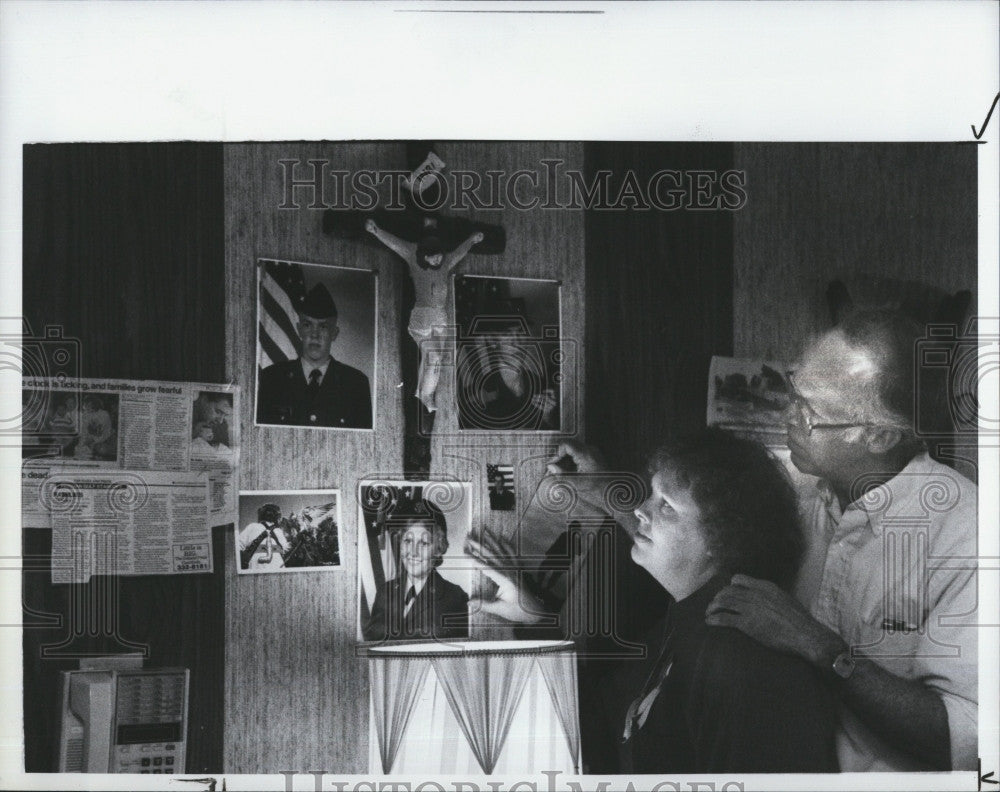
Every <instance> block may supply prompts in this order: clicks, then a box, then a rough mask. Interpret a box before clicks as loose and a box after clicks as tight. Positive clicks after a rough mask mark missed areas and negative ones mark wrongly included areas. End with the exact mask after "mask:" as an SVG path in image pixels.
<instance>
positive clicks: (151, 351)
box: [23, 143, 226, 773]
mask: <svg viewBox="0 0 1000 792" xmlns="http://www.w3.org/2000/svg"><path fill="white" fill-rule="evenodd" d="M23 240H24V255H23V283H24V290H23V305H24V308H23V310H24V316H25V318H26V319H28V321H29V322H30V324H31V327H32V330H33V331H34V332H35V333H36V334H41V333H42V332H43V331H44V328H45V326H46V325H58V326H60V327H61V328H62V330H63V333H64V335H65V336H66V337H69V338H75V339H79V342H80V350H81V361H80V373H81V374H82V375H83V376H85V377H100V378H104V377H107V378H128V379H163V380H181V381H185V380H186V381H198V382H222V381H223V379H224V339H225V337H226V331H225V326H224V324H223V322H224V317H223V314H222V311H221V307H222V305H223V269H222V257H223V253H222V246H223V236H222V146H221V145H218V144H190V143H183V144H180V143H178V144H155V145H153V144H149V145H147V144H104V145H34V146H26V147H25V148H24V222H23ZM222 540H223V537H222V532H218V535H217V536H216V537H215V541H214V552H215V560H216V572H215V573H213V574H210V575H185V576H149V577H138V578H121V579H119V580H118V581H115V580H114V579H108V578H100V579H98V578H94V579H92V580H91V582H90V583H89V584H86V585H74V586H69V585H58V586H54V585H52V584H51V582H50V581H51V568H50V562H49V557H50V555H51V550H52V541H51V532H50V531H47V530H26V531H24V544H23V551H24V554H25V559H26V560H25V565H24V569H25V571H24V573H23V586H24V607H25V619H24V620H25V625H26V626H25V630H24V643H23V646H24V714H25V724H24V725H25V767H26V769H27V770H28V771H29V772H51V771H53V770H54V769H55V749H56V739H57V737H56V714H57V704H58V702H57V697H58V685H57V671H59V670H64V669H69V668H73V667H75V665H76V661H75V659H74V656H73V655H74V653H82V652H87V653H98V654H99V653H108V652H118V651H126V650H128V647H127V646H124V645H123V642H129V643H133V644H137V645H139V646H140V647H145V649H146V651H147V652H148V658H147V661H146V662H147V664H148V665H152V666H185V667H187V668H190V669H191V696H190V732H189V734H190V735H191V737H190V742H189V744H188V765H187V769H188V771H189V772H192V773H209V772H219V771H220V770H221V769H222V688H223V685H222V680H223V677H224V674H225V667H224V659H223V655H222V632H223V621H222V619H223V608H222V603H223V581H224V578H223V573H222V561H223V555H222V548H223V547H224V546H225V545H224V544H223V541H222ZM109 595H110V596H113V597H114V598H115V599H114V600H113V601H112V603H111V607H110V609H109V610H108V611H105V610H99V608H98V606H99V605H101V604H103V603H105V602H107V597H108V596H109ZM74 608H78V609H87V608H93V609H94V611H93V612H94V616H93V618H94V619H95V620H96V621H95V622H94V623H92V624H91V627H96V628H97V631H98V632H101V633H106V634H103V635H90V636H88V635H78V636H76V639H75V640H74V642H73V643H72V644H71V645H70V646H67V647H63V648H62V649H61V650H60V652H61V653H62V657H61V658H52V659H50V658H46V659H43V658H42V654H41V652H42V648H43V647H46V646H48V647H53V646H55V645H57V644H59V643H60V642H62V641H63V640H65V639H67V638H69V637H70V636H73V635H74V633H75V632H76V631H78V630H79V631H81V632H85V630H84V625H82V624H79V623H75V622H74V618H77V619H78V613H79V611H76V612H75V611H74ZM112 614H113V619H114V623H112ZM52 618H55V619H56V621H55V622H53V621H52V620H51V619H52Z"/></svg>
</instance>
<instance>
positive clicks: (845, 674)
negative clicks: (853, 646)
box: [830, 649, 857, 679]
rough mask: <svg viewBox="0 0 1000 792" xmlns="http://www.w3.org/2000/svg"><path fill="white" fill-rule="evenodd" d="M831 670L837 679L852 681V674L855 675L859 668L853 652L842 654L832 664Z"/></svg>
mask: <svg viewBox="0 0 1000 792" xmlns="http://www.w3.org/2000/svg"><path fill="white" fill-rule="evenodd" d="M830 668H831V669H832V671H833V673H834V674H835V675H836V677H837V679H850V677H851V674H853V673H854V669H855V668H857V663H855V662H854V658H853V657H851V650H850V649H848V650H846V651H843V652H841V653H840V654H838V655H837V656H836V657H835V658H833V662H832V663H831V664H830Z"/></svg>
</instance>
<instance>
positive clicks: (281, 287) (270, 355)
mask: <svg viewBox="0 0 1000 792" xmlns="http://www.w3.org/2000/svg"><path fill="white" fill-rule="evenodd" d="M305 294H306V283H305V278H304V276H303V274H302V266H301V265H299V264H289V263H288V262H285V261H265V262H263V266H262V267H261V268H260V295H259V299H260V311H259V315H258V321H259V326H258V328H257V332H258V336H259V339H260V344H259V349H260V353H259V359H258V361H257V365H258V366H260V367H261V368H267V367H268V366H270V365H271V364H272V363H281V362H282V361H284V360H292V359H294V358H297V357H298V356H299V353H300V352H301V351H302V341H301V339H300V338H299V333H298V331H297V330H296V329H295V325H297V324H298V321H299V313H298V311H297V310H296V306H297V305H299V304H300V303H301V302H302V300H303V299H305Z"/></svg>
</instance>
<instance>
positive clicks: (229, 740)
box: [225, 143, 584, 773]
mask: <svg viewBox="0 0 1000 792" xmlns="http://www.w3.org/2000/svg"><path fill="white" fill-rule="evenodd" d="M434 149H435V151H436V152H437V153H438V154H439V155H440V156H441V157H442V158H443V159H444V160H445V162H446V163H448V165H449V167H451V168H460V169H465V170H476V171H479V172H480V173H483V174H485V171H486V170H488V169H493V170H504V171H506V172H507V173H512V172H513V171H515V170H517V169H519V168H522V167H523V168H527V169H532V170H538V171H540V172H541V171H542V169H543V166H542V165H541V164H540V160H541V159H543V158H546V157H553V158H561V159H563V160H565V161H566V162H567V166H566V167H573V168H580V167H581V165H582V148H581V147H580V146H579V145H566V144H531V143H524V144H508V145H498V144H487V143H478V144H472V143H469V144H456V143H441V144H436V145H435V147H434ZM281 159H296V160H298V161H300V162H302V163H307V162H308V160H309V159H326V160H329V161H330V163H331V164H330V165H329V167H330V168H335V169H339V170H347V171H353V170H357V169H363V168H367V169H373V168H394V169H401V168H404V167H405V165H406V161H405V151H404V147H403V146H402V145H401V144H336V145H334V144H330V145H318V144H317V145H305V144H288V145H285V144H271V145H233V146H227V147H226V160H225V182H226V196H227V202H226V283H227V299H226V305H227V308H226V320H227V326H228V341H227V372H228V373H229V375H230V376H231V377H232V378H233V379H234V380H235V381H236V382H237V383H238V384H240V385H241V386H242V387H243V388H244V390H245V393H246V394H247V398H245V399H244V408H243V416H242V421H243V424H242V430H243V438H244V446H243V457H242V463H243V464H242V474H241V484H240V486H241V488H242V489H282V488H288V489H303V488H321V487H331V488H334V487H336V488H339V489H341V492H342V494H343V512H342V514H343V523H344V524H343V539H344V549H345V552H344V553H343V555H342V558H343V561H344V568H343V569H342V570H341V571H338V572H335V573H325V574H324V573H310V572H306V573H296V574H287V575H271V576H267V575H255V576H246V575H244V576H238V575H237V574H236V571H235V560H234V557H233V555H232V553H231V552H230V553H229V554H227V556H226V581H227V589H226V624H227V629H226V656H227V675H226V747H225V766H226V770H227V771H228V772H242V773H249V772H275V771H277V770H279V769H298V770H308V769H318V768H327V769H331V770H333V769H335V770H337V771H339V772H365V771H366V770H367V763H368V670H367V666H366V664H365V662H364V661H363V660H362V659H360V658H359V657H358V656H357V654H356V649H355V644H356V638H355V636H356V633H355V629H356V627H355V625H356V613H357V594H356V587H357V514H356V512H357V501H356V483H357V481H358V480H359V479H362V478H365V477H371V476H379V477H396V478H398V477H401V475H402V473H403V469H402V467H403V466H402V446H403V401H402V400H403V399H404V398H413V397H412V395H410V394H407V393H404V389H403V388H400V387H397V385H398V383H399V382H400V380H401V371H400V357H399V339H400V330H401V323H403V322H405V321H406V319H407V317H405V316H403V315H402V313H403V312H402V306H401V301H402V294H403V279H404V277H405V276H404V273H403V266H402V264H401V263H400V262H399V261H398V260H397V259H396V258H395V257H394V256H393V255H392V254H390V253H389V252H388V251H385V250H382V249H379V248H371V247H367V246H364V245H361V244H358V243H350V242H344V241H340V240H333V239H331V238H329V237H326V236H324V235H323V234H322V232H321V224H322V217H321V213H320V212H319V211H316V210H311V209H309V208H308V207H307V203H308V200H307V199H306V200H303V201H301V203H302V204H303V206H302V208H300V209H296V210H287V209H278V205H279V204H280V203H281V201H282V184H283V173H282V169H281V166H280V164H279V160H281ZM303 172H304V171H303ZM302 195H303V196H305V193H302ZM445 211H446V213H448V214H454V215H464V216H468V217H475V219H477V220H484V221H486V222H499V223H502V224H503V225H504V226H505V228H506V231H507V239H508V243H507V250H506V252H505V253H504V254H503V255H500V256H490V257H484V256H470V257H469V258H468V259H466V263H465V264H464V265H463V267H462V270H461V271H462V272H464V273H467V274H479V275H512V276H521V277H537V278H552V279H556V280H561V281H562V282H563V317H562V327H563V336H564V338H567V339H572V340H573V341H578V340H579V339H581V338H583V332H584V328H583V311H582V307H583V288H584V286H583V283H584V281H583V278H584V269H583V220H582V214H581V213H580V212H579V211H577V212H551V213H542V212H537V211H536V212H519V211H517V210H515V209H505V210H502V211H501V210H492V211H479V212H472V211H463V210H454V209H452V208H450V207H449V208H447V209H446V210H445ZM260 257H273V258H281V259H288V260H297V261H307V262H316V263H329V264H346V265H349V266H357V267H365V268H372V269H375V270H377V272H378V303H379V310H378V316H379V326H378V378H377V381H376V382H375V383H374V387H375V388H377V391H378V400H379V406H378V416H377V421H376V427H375V431H374V432H367V433H364V432H315V431H309V430H305V429H277V428H273V429H272V428H256V427H254V426H253V415H252V403H253V400H252V398H250V395H251V394H252V389H253V375H254V366H255V359H254V343H255V332H256V324H255V291H254V290H255V262H256V259H257V258H260ZM581 369H582V361H581V362H579V364H578V366H577V368H576V369H575V373H573V374H572V375H571V376H569V377H568V378H567V380H568V381H567V383H566V388H567V391H566V393H567V394H568V396H567V398H578V397H577V396H575V395H574V394H576V393H577V392H578V390H579V382H580V381H581V380H579V379H578V377H581V376H582V370H581ZM453 393H454V384H453V372H452V371H451V370H450V369H449V370H447V371H446V373H445V376H444V378H443V382H442V385H441V390H440V391H439V404H441V409H440V410H439V412H438V415H437V418H436V426H435V434H434V436H433V440H432V452H433V464H432V469H431V475H432V476H433V477H438V478H455V479H459V480H464V481H472V482H473V484H474V486H473V498H474V502H473V508H474V511H473V514H474V515H476V516H475V517H474V520H487V519H492V520H493V521H492V522H491V527H492V528H493V529H494V530H499V531H501V532H505V533H508V534H509V533H510V532H511V531H513V530H514V528H515V526H516V517H515V515H514V513H508V514H504V513H497V512H493V513H491V512H489V510H488V499H487V498H486V464H487V462H510V463H512V464H515V465H517V464H518V463H519V462H521V461H522V460H523V459H525V458H527V457H530V456H531V453H533V454H534V457H535V459H533V460H530V461H529V463H528V465H527V466H525V465H523V464H522V465H521V467H520V468H519V483H521V482H523V486H528V482H529V479H532V478H533V479H534V481H537V477H538V474H539V473H540V471H541V460H542V459H543V458H544V457H545V456H546V455H548V454H549V453H551V451H552V450H554V448H555V440H554V438H553V437H552V436H551V435H541V436H539V435H537V434H534V433H517V434H511V435H509V436H495V435H494V436H489V435H484V434H483V433H474V434H466V433H459V432H458V431H457V414H456V412H455V410H454V400H453ZM574 407H575V411H576V412H577V414H579V411H580V410H582V404H580V403H579V402H577V403H575V404H574ZM529 451H531V453H529ZM532 465H533V467H532ZM529 468H530V472H529ZM497 515H502V516H503V517H504V519H505V520H506V522H502V521H498V520H495V517H496V516H497Z"/></svg>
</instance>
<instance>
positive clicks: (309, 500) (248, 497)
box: [236, 490, 343, 575]
mask: <svg viewBox="0 0 1000 792" xmlns="http://www.w3.org/2000/svg"><path fill="white" fill-rule="evenodd" d="M340 525H341V519H340V492H339V491H338V490H297V491H262V490H255V491H246V492H241V493H240V505H239V524H238V525H237V526H236V562H237V570H238V572H239V574H241V575H243V574H256V573H267V572H293V571H297V570H309V571H328V570H335V569H342V568H343V565H342V559H341V547H342V543H341V540H340Z"/></svg>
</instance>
